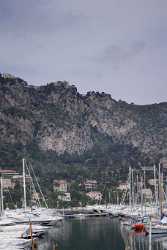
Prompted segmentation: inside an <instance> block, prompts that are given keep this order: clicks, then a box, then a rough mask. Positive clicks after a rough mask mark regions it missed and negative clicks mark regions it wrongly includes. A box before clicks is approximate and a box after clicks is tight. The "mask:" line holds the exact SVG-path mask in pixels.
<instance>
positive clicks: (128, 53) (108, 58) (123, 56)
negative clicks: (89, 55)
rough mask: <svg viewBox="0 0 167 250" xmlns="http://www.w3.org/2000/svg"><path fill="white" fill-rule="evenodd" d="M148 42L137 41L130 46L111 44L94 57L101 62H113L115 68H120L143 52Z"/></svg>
mask: <svg viewBox="0 0 167 250" xmlns="http://www.w3.org/2000/svg"><path fill="white" fill-rule="evenodd" d="M145 47H146V44H145V42H144V41H135V42H133V43H132V44H131V45H130V46H127V47H125V46H124V45H123V46H119V45H110V46H108V47H106V48H105V49H104V50H103V52H102V53H101V54H100V55H98V56H96V57H95V58H94V60H95V61H98V62H99V63H106V64H108V63H109V64H111V66H112V67H113V68H117V69H118V68H119V67H120V66H121V65H122V64H124V63H126V62H127V61H128V60H131V59H133V58H134V57H136V56H137V55H138V54H140V53H142V52H143V50H144V49H145Z"/></svg>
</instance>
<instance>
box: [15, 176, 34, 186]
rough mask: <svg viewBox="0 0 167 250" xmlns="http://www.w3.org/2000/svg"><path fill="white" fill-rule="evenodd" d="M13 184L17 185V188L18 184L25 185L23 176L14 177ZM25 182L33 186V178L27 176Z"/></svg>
mask: <svg viewBox="0 0 167 250" xmlns="http://www.w3.org/2000/svg"><path fill="white" fill-rule="evenodd" d="M12 182H13V183H14V184H15V186H16V184H17V183H18V184H19V185H21V186H22V185H23V176H22V175H19V174H17V175H13V176H12ZM25 182H26V184H31V183H32V178H31V176H29V175H26V176H25Z"/></svg>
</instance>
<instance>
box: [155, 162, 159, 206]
mask: <svg viewBox="0 0 167 250" xmlns="http://www.w3.org/2000/svg"><path fill="white" fill-rule="evenodd" d="M154 195H155V204H156V205H158V197H157V178H156V166H155V165H154Z"/></svg>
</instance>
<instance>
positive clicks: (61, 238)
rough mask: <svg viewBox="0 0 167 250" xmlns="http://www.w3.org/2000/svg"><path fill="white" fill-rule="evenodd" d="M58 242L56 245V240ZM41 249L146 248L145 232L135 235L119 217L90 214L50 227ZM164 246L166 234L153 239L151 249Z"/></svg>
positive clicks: (131, 249)
mask: <svg viewBox="0 0 167 250" xmlns="http://www.w3.org/2000/svg"><path fill="white" fill-rule="evenodd" d="M56 243H57V244H58V248H56V247H55V244H56ZM39 249H40V250H44V249H45V250H148V249H149V247H148V236H147V237H146V236H139V235H138V236H136V235H135V234H133V233H130V232H128V231H127V230H125V228H123V227H121V225H120V223H119V221H118V220H113V219H110V218H91V219H82V220H79V219H78V220H77V219H76V220H69V221H63V222H62V224H61V225H60V226H59V227H56V228H52V229H51V230H50V231H49V233H48V235H47V237H46V239H44V240H43V241H42V242H41V244H40V247H39ZM165 249H167V238H161V239H159V238H156V237H153V239H152V250H165Z"/></svg>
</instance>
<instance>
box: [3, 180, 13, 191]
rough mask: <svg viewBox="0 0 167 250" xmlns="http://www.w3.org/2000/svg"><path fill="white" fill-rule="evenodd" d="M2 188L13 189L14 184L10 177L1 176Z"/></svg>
mask: <svg viewBox="0 0 167 250" xmlns="http://www.w3.org/2000/svg"><path fill="white" fill-rule="evenodd" d="M2 184H3V185H2V186H3V189H8V188H9V189H14V187H15V184H14V183H13V182H12V179H11V178H3V180H2Z"/></svg>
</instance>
